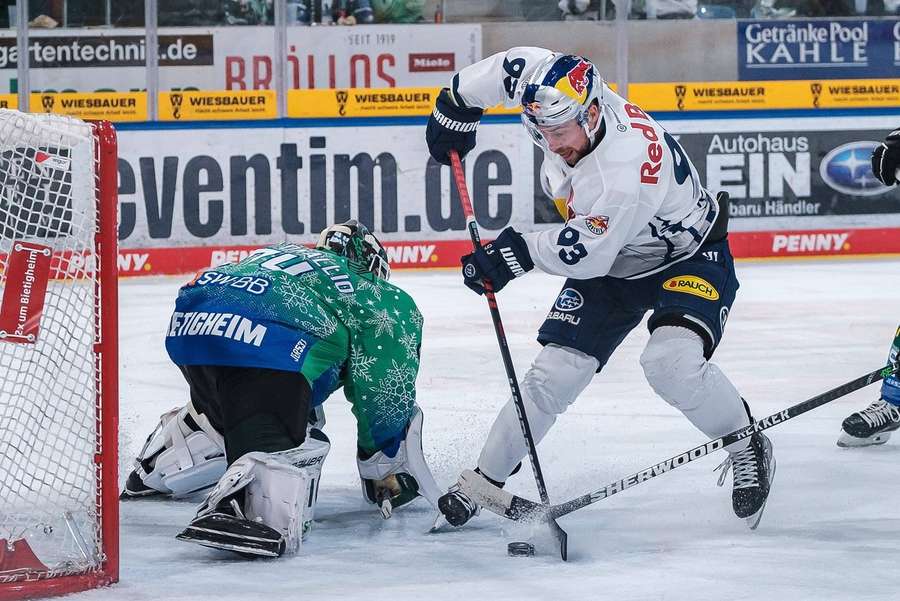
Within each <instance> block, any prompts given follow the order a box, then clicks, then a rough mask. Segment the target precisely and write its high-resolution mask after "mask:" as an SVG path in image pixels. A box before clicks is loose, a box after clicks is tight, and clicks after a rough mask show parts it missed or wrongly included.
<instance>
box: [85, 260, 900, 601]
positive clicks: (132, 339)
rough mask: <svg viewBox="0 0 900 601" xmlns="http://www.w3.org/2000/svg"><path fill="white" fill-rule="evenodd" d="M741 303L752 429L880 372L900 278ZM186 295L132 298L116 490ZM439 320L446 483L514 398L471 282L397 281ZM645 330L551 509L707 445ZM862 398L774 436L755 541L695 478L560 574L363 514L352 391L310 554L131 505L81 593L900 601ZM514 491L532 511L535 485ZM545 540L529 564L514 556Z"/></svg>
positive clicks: (737, 331)
mask: <svg viewBox="0 0 900 601" xmlns="http://www.w3.org/2000/svg"><path fill="white" fill-rule="evenodd" d="M738 275H739V278H740V280H741V284H742V286H741V289H740V291H739V292H738V298H737V302H736V303H735V305H734V308H733V310H732V312H731V316H730V318H729V320H728V327H727V330H726V334H725V339H724V341H723V343H722V345H721V346H720V348H719V349H718V351H717V353H716V355H715V357H714V360H715V361H716V362H717V363H718V364H719V365H720V366H721V367H722V369H723V370H724V371H725V373H726V374H728V375H729V376H730V378H731V379H732V380H733V381H734V382H735V384H736V385H737V387H738V389H739V390H740V391H741V393H742V394H743V395H744V396H745V398H747V399H748V401H749V402H750V404H751V406H752V408H753V410H754V413H755V414H756V415H757V417H762V416H765V415H768V414H771V413H774V412H776V411H778V410H780V409H782V408H785V407H787V406H789V405H792V404H794V403H797V402H799V401H802V400H805V399H806V398H809V397H811V396H814V395H816V394H818V393H820V392H823V391H825V390H828V389H830V388H833V387H834V386H837V385H839V384H842V383H844V382H845V381H847V380H850V379H853V378H855V377H857V376H860V375H863V374H865V373H867V372H868V371H871V370H874V369H876V368H877V367H879V366H881V365H883V364H884V363H885V359H886V355H887V352H888V347H889V344H890V341H891V338H892V335H893V333H894V328H895V327H896V326H897V324H898V322H900V261H898V260H871V261H834V262H812V261H804V262H790V263H788V262H785V263H765V264H751V263H739V265H738ZM184 279H186V278H164V279H156V278H146V279H143V278H142V279H131V280H125V281H123V282H122V285H121V309H120V315H121V341H122V347H121V366H122V369H121V431H122V438H121V443H120V452H121V454H122V460H121V469H122V473H121V475H120V477H121V478H124V475H125V473H126V472H125V470H126V469H127V467H128V462H129V461H130V459H131V457H133V456H134V454H135V453H136V452H137V451H138V450H139V449H140V446H141V444H142V442H143V439H144V438H145V436H146V435H147V434H148V433H149V431H150V430H151V429H152V428H153V426H154V425H155V423H156V420H157V418H158V416H159V414H160V413H162V412H164V411H165V410H168V409H170V408H172V407H174V406H176V405H179V404H182V403H183V402H184V401H185V399H186V386H185V384H184V382H183V381H182V379H181V376H180V374H179V373H178V371H177V370H176V369H175V368H174V367H173V366H172V365H170V364H169V362H168V360H167V357H166V354H165V350H164V348H163V334H164V330H165V326H166V323H167V320H168V316H169V312H170V310H171V309H172V306H173V301H174V297H175V293H176V291H177V289H178V286H179V285H180V283H181V282H182V280H184ZM393 281H394V282H395V283H397V284H398V285H400V286H401V287H403V288H404V289H406V290H407V291H409V292H410V293H411V294H412V296H413V297H414V298H415V299H416V301H417V302H418V304H419V307H420V309H421V310H422V313H423V314H424V316H425V337H424V344H423V347H422V369H421V372H420V374H419V379H418V394H419V403H420V405H421V406H422V407H423V409H424V411H425V431H424V437H425V452H426V456H427V458H428V460H429V462H430V464H431V465H432V469H433V471H434V473H435V476H436V478H437V480H438V482H439V484H441V486H446V485H449V484H450V483H451V482H452V481H453V480H454V479H455V477H456V475H457V474H458V472H459V471H460V470H462V469H464V468H467V467H472V466H474V464H475V460H476V458H477V455H478V452H479V450H480V447H481V443H482V441H483V440H484V438H485V436H486V434H487V431H488V429H489V427H490V424H491V422H492V419H493V417H494V415H495V414H496V413H497V411H498V410H499V408H500V407H501V405H502V404H503V403H504V402H505V401H506V399H507V397H508V394H509V389H508V386H507V383H506V380H505V378H504V372H503V367H502V364H501V361H500V356H499V353H498V350H497V342H496V339H495V337H494V334H493V330H492V328H491V323H490V317H489V314H488V310H487V307H486V306H485V302H484V300H483V299H482V298H479V297H477V296H475V295H474V294H472V293H471V292H469V290H468V289H466V288H464V287H463V285H462V282H461V278H460V277H459V276H458V274H456V273H454V272H432V273H426V272H398V273H396V274H395V277H394V280H393ZM561 284H562V280H560V279H558V278H552V277H549V276H545V275H541V274H530V275H528V276H527V277H526V278H524V279H522V280H516V281H513V282H512V283H511V284H510V285H509V286H508V287H507V288H506V289H505V290H503V291H502V292H501V293H500V295H499V299H500V307H501V311H502V315H503V319H504V324H505V326H506V331H507V333H508V336H509V341H510V345H511V348H512V354H513V358H514V361H515V363H516V368H517V373H518V374H519V375H520V376H521V375H522V374H523V373H524V371H525V370H526V368H527V367H528V365H529V363H530V361H531V359H532V358H533V356H534V355H535V354H536V353H537V351H538V348H539V347H538V344H537V343H536V342H535V340H534V339H535V334H536V331H537V328H538V326H539V325H540V323H541V322H542V320H543V317H544V315H545V314H546V311H547V310H548V308H549V307H550V305H551V303H552V301H553V299H554V297H555V296H556V294H557V292H558V290H559V288H560V287H561ZM647 338H648V334H647V331H646V328H645V326H644V325H641V326H639V327H638V328H637V329H636V330H635V331H634V332H633V333H632V334H631V335H630V336H629V337H628V338H627V339H626V340H625V342H624V343H623V345H622V346H621V347H620V349H619V350H618V351H617V353H616V354H615V355H613V358H612V360H611V361H610V362H609V364H608V365H607V366H606V368H605V369H604V370H603V371H602V372H601V373H600V374H598V375H597V376H596V377H595V378H594V381H593V383H592V384H591V385H590V386H589V387H588V389H587V390H586V391H585V393H584V394H583V395H582V397H581V398H580V399H579V400H578V402H577V403H576V404H575V405H574V406H572V407H571V408H570V409H569V411H568V412H567V413H566V414H565V415H564V416H562V417H561V418H560V419H559V420H558V421H557V424H556V426H555V428H554V429H553V430H552V431H551V432H550V434H549V435H548V437H547V439H546V440H545V441H544V442H543V443H542V444H541V445H540V447H539V452H540V457H541V462H542V464H543V468H544V472H545V475H546V477H547V481H548V487H549V490H550V495H551V498H552V499H553V500H555V501H562V500H565V499H568V498H570V497H572V496H575V495H577V494H581V493H585V492H589V491H592V490H595V489H598V488H600V487H601V486H603V485H605V484H607V483H609V482H611V481H613V480H615V479H618V478H619V477H622V476H625V475H628V474H630V473H631V472H634V471H637V470H639V469H642V468H645V467H647V466H648V465H651V464H654V463H657V462H659V461H661V460H663V459H666V458H668V457H670V456H672V455H675V454H677V453H679V452H681V451H684V450H687V449H689V448H691V447H693V446H695V445H697V444H699V443H702V442H704V440H705V439H704V437H703V435H702V434H700V433H699V432H697V431H695V430H693V428H692V427H691V426H690V424H689V423H688V422H687V420H686V419H684V418H683V417H682V416H681V414H680V413H678V412H677V411H676V410H674V409H673V408H671V407H669V406H668V405H667V404H666V403H665V402H664V401H662V400H661V399H659V398H657V397H656V396H655V395H654V393H653V391H652V390H651V389H650V387H649V386H648V385H647V384H646V382H645V381H644V378H643V374H642V371H641V368H640V365H639V364H638V357H639V355H640V352H641V350H642V348H643V346H644V344H645V343H646V341H647ZM877 393H878V388H877V387H876V386H871V387H869V388H866V389H863V390H862V391H859V392H857V393H855V394H852V395H850V396H848V397H846V398H843V399H841V400H838V401H835V402H833V403H831V404H829V405H826V406H824V407H822V408H820V409H817V410H815V411H813V412H811V413H808V414H806V415H803V416H800V417H798V418H796V419H794V420H791V421H789V422H787V423H786V424H784V425H779V426H776V427H775V428H773V429H771V430H769V435H770V437H771V439H772V441H773V443H774V445H775V456H776V458H777V462H778V469H777V474H776V480H775V483H774V487H773V489H772V493H771V496H770V498H769V503H768V507H767V509H766V513H765V516H764V518H763V521H762V523H761V524H760V527H759V529H758V530H756V531H755V532H751V531H750V530H748V528H747V527H746V525H745V524H744V522H743V521H741V520H738V519H737V518H735V517H734V515H733V514H732V511H731V503H730V483H731V478H730V477H729V479H728V482H727V485H726V486H725V487H723V488H717V487H716V482H715V481H716V476H715V474H714V473H713V469H714V468H715V467H716V465H717V464H718V463H719V462H720V461H721V460H722V459H723V458H724V453H723V452H719V453H718V454H717V455H715V456H713V457H709V458H704V459H702V460H700V461H697V462H695V463H691V464H690V465H688V466H685V467H683V468H681V469H679V470H676V471H675V472H674V473H671V474H665V475H664V476H662V477H660V478H656V479H653V480H651V481H649V482H646V483H644V484H641V485H640V486H637V487H635V488H632V489H629V490H626V491H624V492H623V493H621V494H619V495H616V496H614V497H612V498H610V499H607V500H605V501H601V502H599V503H597V504H595V505H592V506H590V507H588V508H585V509H582V510H580V511H578V512H576V513H573V514H571V515H570V516H567V517H565V518H563V519H562V520H561V524H562V525H563V527H564V528H566V529H567V530H568V532H569V535H570V538H569V540H570V561H569V563H562V562H561V561H560V560H559V558H558V556H557V555H556V553H555V552H554V550H553V549H552V547H551V546H550V544H548V541H547V540H545V539H544V538H543V532H540V531H538V532H533V533H532V532H530V531H529V530H528V529H527V528H525V527H522V526H517V525H515V524H513V523H512V522H508V521H505V520H503V519H501V518H499V517H496V516H494V515H492V514H490V513H487V512H484V513H482V515H481V517H480V518H478V519H476V520H474V521H473V522H471V523H470V525H469V526H467V527H464V528H462V529H460V530H457V531H454V532H448V533H443V534H426V531H427V529H428V527H429V526H430V523H431V520H432V517H433V511H432V510H431V509H430V508H429V507H428V506H427V505H426V504H424V501H421V500H420V501H419V502H417V504H416V505H415V506H413V507H410V508H407V510H406V511H399V512H397V513H396V514H395V516H394V517H393V518H392V519H390V520H388V521H382V519H381V518H380V516H379V515H378V513H377V512H376V511H375V510H374V509H373V508H372V507H371V506H367V505H365V503H364V502H363V501H362V499H361V496H360V492H359V482H358V477H357V474H356V464H355V461H354V453H355V440H354V436H355V429H354V424H353V421H352V416H351V414H350V411H349V404H348V403H347V402H346V401H345V400H344V398H343V395H342V394H341V393H340V392H338V393H336V394H335V395H334V396H332V398H331V399H329V400H328V401H327V403H326V404H325V410H326V414H327V419H328V424H327V426H326V428H325V430H326V432H327V434H328V435H329V437H330V438H331V441H332V451H331V454H330V455H329V456H328V459H327V461H326V463H325V467H324V471H323V479H322V484H321V490H320V498H319V505H318V510H317V520H316V525H315V530H314V531H313V533H312V534H311V535H310V538H309V540H308V541H307V543H306V545H305V546H304V547H303V549H302V551H301V554H300V555H298V556H294V557H290V558H282V559H278V560H256V561H245V560H242V559H240V558H238V557H237V556H235V555H232V554H229V553H226V552H217V551H214V550H210V549H205V548H202V547H199V546H196V545H192V544H187V543H183V542H180V541H176V540H175V539H174V536H175V534H176V533H177V532H178V531H180V529H182V528H183V527H184V526H185V525H186V524H187V522H188V521H189V520H190V518H191V517H192V516H193V512H194V504H193V503H189V502H161V501H131V502H126V503H122V505H121V509H122V529H121V546H122V571H121V582H120V583H119V584H118V585H116V586H114V587H112V588H109V589H105V590H96V591H90V592H87V593H82V594H79V595H75V596H72V597H68V598H70V599H73V600H77V601H87V600H104V601H106V600H110V599H127V600H129V601H141V600H148V601H149V600H152V601H176V600H182V599H216V600H217V601H238V600H240V601H247V600H254V599H268V600H275V599H312V600H316V601H320V600H324V599H341V600H355V599H370V600H371V599H382V600H390V601H395V600H398V599H427V600H433V601H439V600H443V599H452V600H454V601H459V600H480V599H490V600H491V601H499V600H501V599H548V600H550V599H553V600H556V599H590V600H594V599H598V600H599V599H610V600H616V601H620V600H622V601H624V600H650V599H653V600H671V601H682V600H691V601H702V600H707V599H709V600H713V599H714V600H717V601H718V600H727V601H739V600H748V601H749V600H752V601H805V600H807V599H808V600H816V601H826V600H840V601H847V600H850V599H853V600H857V601H862V600H867V599H872V600H878V601H886V600H890V599H898V598H900V570H898V558H900V514H898V507H900V504H898V498H900V465H898V463H900V435H898V436H896V437H895V440H892V441H890V442H889V443H888V444H886V445H884V446H881V447H871V448H867V449H852V450H847V449H839V448H838V447H837V446H835V440H836V437H837V434H838V432H839V429H840V423H841V420H842V419H843V418H844V417H845V416H846V415H848V414H849V413H850V412H852V411H854V410H858V409H861V408H863V407H864V406H866V405H867V404H868V403H869V402H871V401H872V400H874V399H875V397H876V395H877ZM508 486H509V488H510V489H512V490H514V491H516V492H523V493H525V494H526V495H527V496H529V497H531V498H536V497H537V494H536V492H535V488H534V483H533V481H532V476H531V470H530V469H529V468H528V467H525V468H524V469H523V470H522V471H521V472H520V473H519V474H518V475H516V476H514V477H513V478H512V479H511V480H510V483H509V485H508ZM532 535H534V537H535V538H534V539H533V540H534V542H535V544H536V546H537V555H536V556H535V557H534V558H531V559H526V558H510V557H507V556H506V543H507V542H509V541H512V540H525V539H527V538H529V537H530V536H532Z"/></svg>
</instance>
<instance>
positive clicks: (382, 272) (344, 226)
mask: <svg viewBox="0 0 900 601" xmlns="http://www.w3.org/2000/svg"><path fill="white" fill-rule="evenodd" d="M316 248H320V249H323V250H330V251H331V252H333V253H335V254H338V255H340V256H342V257H346V258H347V260H348V261H349V263H350V265H351V267H353V268H354V269H355V271H356V272H357V273H365V272H369V273H373V274H375V276H376V277H378V278H381V279H382V280H388V279H389V278H390V277H391V267H390V265H389V264H388V257H387V252H385V250H384V247H383V246H381V242H379V241H378V238H376V237H375V234H373V233H372V232H370V231H369V228H367V227H366V226H364V225H363V224H361V223H360V222H358V221H357V220H355V219H351V220H350V221H345V222H344V223H336V224H335V225H332V226H330V227H327V228H325V229H324V230H322V233H321V234H320V235H319V242H318V243H317V244H316Z"/></svg>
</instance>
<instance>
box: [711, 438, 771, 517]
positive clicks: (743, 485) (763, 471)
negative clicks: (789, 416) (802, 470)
mask: <svg viewBox="0 0 900 601" xmlns="http://www.w3.org/2000/svg"><path fill="white" fill-rule="evenodd" d="M729 468H731V469H732V471H733V479H734V482H733V485H732V492H731V504H732V507H733V509H734V513H735V515H736V516H738V517H739V518H743V519H745V520H746V521H747V525H748V526H750V529H751V530H756V527H757V526H759V522H760V520H761V519H762V514H763V510H765V508H766V500H767V499H768V497H769V489H770V488H771V486H772V481H773V480H774V479H775V457H774V456H773V454H772V442H771V441H770V440H769V438H768V437H767V436H766V435H765V434H763V433H762V432H756V433H755V434H753V436H751V437H750V444H748V445H747V448H745V449H743V450H742V451H736V452H734V453H730V454H729V456H728V458H727V459H726V460H725V461H723V462H722V464H721V465H719V467H718V468H716V469H721V470H722V472H721V473H720V474H719V481H718V484H719V486H722V485H723V484H724V483H725V476H726V474H727V473H728V470H729Z"/></svg>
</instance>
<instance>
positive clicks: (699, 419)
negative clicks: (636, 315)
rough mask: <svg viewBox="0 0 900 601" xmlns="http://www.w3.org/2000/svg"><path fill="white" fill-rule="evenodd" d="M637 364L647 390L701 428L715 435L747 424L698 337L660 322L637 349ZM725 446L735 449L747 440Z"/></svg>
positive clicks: (740, 406) (729, 385)
mask: <svg viewBox="0 0 900 601" xmlns="http://www.w3.org/2000/svg"><path fill="white" fill-rule="evenodd" d="M641 366H642V367H643V368H644V376H645V377H646V378H647V382H649V384H650V386H651V387H652V388H653V390H654V391H655V392H656V394H658V395H659V396H661V397H662V398H663V399H664V400H665V401H666V402H667V403H669V404H670V405H672V406H673V407H675V408H676V409H678V410H679V411H681V412H682V413H683V414H684V416H685V417H687V418H688V420H690V422H691V423H692V424H693V425H694V426H695V427H696V428H697V429H698V430H700V431H701V432H703V433H704V434H706V435H707V436H709V437H710V438H717V437H719V436H722V435H723V434H727V433H728V432H732V431H734V430H737V429H738V428H742V427H744V426H746V425H748V424H749V423H750V419H749V417H748V415H747V410H746V409H745V408H744V402H743V400H742V399H741V395H740V393H739V392H738V391H737V389H736V388H735V387H734V385H733V384H732V383H731V381H730V380H729V379H728V378H727V377H726V376H725V374H724V373H722V371H721V370H720V369H719V368H718V366H716V365H715V364H713V363H710V362H709V361H707V359H706V358H705V357H704V355H703V340H702V339H701V338H700V336H699V335H698V334H696V333H695V332H693V331H692V330H689V329H687V328H682V327H677V326H661V327H659V328H657V329H655V330H654V331H653V334H652V335H651V336H650V340H649V342H647V346H646V348H644V352H643V353H642V354H641ZM735 445H736V447H735V448H732V447H731V446H729V449H728V450H730V451H739V450H741V449H743V448H745V447H746V446H747V441H740V442H738V443H735Z"/></svg>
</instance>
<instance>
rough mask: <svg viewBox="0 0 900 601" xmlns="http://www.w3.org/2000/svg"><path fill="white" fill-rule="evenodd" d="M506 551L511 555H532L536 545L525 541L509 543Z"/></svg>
mask: <svg viewBox="0 0 900 601" xmlns="http://www.w3.org/2000/svg"><path fill="white" fill-rule="evenodd" d="M506 553H507V555H509V556H510V557H532V556H533V555H534V545H532V544H531V543H525V542H517V543H509V544H508V545H506Z"/></svg>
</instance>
